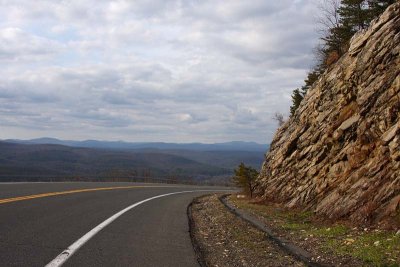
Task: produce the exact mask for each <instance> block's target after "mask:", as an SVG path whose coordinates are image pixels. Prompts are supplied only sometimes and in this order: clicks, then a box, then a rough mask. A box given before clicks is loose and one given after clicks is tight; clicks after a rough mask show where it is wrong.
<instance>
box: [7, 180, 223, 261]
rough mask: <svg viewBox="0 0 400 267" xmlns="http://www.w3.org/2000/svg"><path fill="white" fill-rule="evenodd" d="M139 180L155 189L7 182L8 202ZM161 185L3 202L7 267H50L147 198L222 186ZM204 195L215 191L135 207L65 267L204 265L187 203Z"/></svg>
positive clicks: (78, 252)
mask: <svg viewBox="0 0 400 267" xmlns="http://www.w3.org/2000/svg"><path fill="white" fill-rule="evenodd" d="M132 185H141V186H148V184H147V185H146V184H128V183H24V184H0V201H1V199H5V198H12V197H20V196H26V195H33V194H40V193H47V192H59V191H68V190H76V189H83V188H96V187H97V188H99V187H113V186H132ZM150 186H155V185H154V184H153V185H150ZM156 186H157V185H156ZM159 186H162V187H137V188H130V189H116V190H102V191H91V192H79V193H72V194H65V195H57V196H49V197H41V198H35V199H28V200H23V201H16V202H8V203H3V204H1V203H0V218H1V220H0V266H45V265H46V264H48V263H49V262H50V261H52V260H53V259H54V258H55V257H57V255H59V254H60V253H61V252H62V251H63V250H65V249H66V248H68V247H69V246H70V245H71V244H73V243H74V242H75V241H76V240H78V239H79V238H81V237H82V236H84V235H85V234H86V233H88V232H89V231H90V230H92V229H93V228H94V227H96V226H97V225H98V224H100V223H101V222H103V221H104V220H106V219H108V218H109V217H111V216H112V215H114V214H116V213H117V212H119V211H121V210H123V209H125V208H126V207H128V206H130V205H132V204H134V203H136V202H139V201H142V200H144V199H147V198H150V197H153V196H157V195H161V194H166V193H171V192H179V191H187V190H208V189H210V190H218V188H213V187H200V186H178V185H159ZM204 194H207V192H195V193H182V194H175V195H169V196H165V197H162V198H157V199H153V200H150V201H148V202H145V203H143V204H141V205H139V206H137V207H134V208H133V209H131V210H129V211H128V212H126V213H124V214H123V215H121V217H119V218H117V219H116V220H115V221H113V222H112V223H111V224H109V225H108V226H106V227H105V228H104V229H103V230H101V231H100V232H98V233H97V234H96V235H95V236H94V237H93V238H91V239H90V240H89V241H88V242H87V243H85V244H84V245H83V246H82V247H81V248H80V249H79V250H77V252H76V253H75V254H73V255H72V256H71V257H69V259H68V261H66V263H65V264H64V265H63V266H174V267H176V266H185V267H186V266H188V267H190V266H198V264H197V261H196V256H195V254H194V251H193V248H192V244H191V240H190V236H189V233H188V230H189V227H188V219H187V214H186V208H187V205H188V204H189V203H190V201H191V200H192V199H193V198H194V197H196V196H200V195H204Z"/></svg>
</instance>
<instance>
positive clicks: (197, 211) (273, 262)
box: [191, 195, 305, 267]
mask: <svg viewBox="0 0 400 267" xmlns="http://www.w3.org/2000/svg"><path fill="white" fill-rule="evenodd" d="M191 216H192V219H193V222H192V225H191V231H192V238H193V239H194V243H195V245H196V246H197V249H198V250H199V251H198V253H200V254H201V255H200V257H201V258H202V259H203V260H204V262H203V264H204V265H206V266H215V267H225V266H226V267H232V266H245V267H248V266H251V267H253V266H254V267H256V266H305V265H304V264H303V263H302V262H299V261H297V260H296V259H294V258H293V257H292V256H290V255H288V254H286V253H285V252H284V251H282V250H281V249H280V248H279V247H278V246H277V245H276V244H275V243H273V242H272V241H270V240H269V239H268V238H267V237H266V236H265V234H264V233H263V232H261V231H259V230H257V229H255V228H254V227H252V226H251V225H250V224H249V223H247V222H244V221H243V220H241V219H239V218H237V217H236V216H235V215H233V214H232V213H230V212H229V211H228V210H227V209H226V208H225V207H224V205H223V204H222V203H221V202H220V201H219V200H218V197H217V195H210V196H205V197H201V198H198V199H195V200H194V202H193V204H192V206H191Z"/></svg>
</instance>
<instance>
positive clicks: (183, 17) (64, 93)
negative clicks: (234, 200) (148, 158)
mask: <svg viewBox="0 0 400 267" xmlns="http://www.w3.org/2000/svg"><path fill="white" fill-rule="evenodd" d="M315 13H316V2H315V0H297V1H296V0H280V1H272V0H271V1H270V0H250V1H248V0H247V1H246V0H238V1H236V0H229V1H217V0H180V1H179V0H176V1H175V0H153V1H151V0H147V1H145V0H131V1H102V0H75V1H72V0H71V1H61V0H60V1H54V0H48V1H41V0H35V1H32V0H9V1H7V0H2V1H0V64H1V65H0V139H6V138H23V139H28V138H36V137H43V136H48V137H56V138H62V139H75V140H83V139H101V140H125V141H165V142H206V143H211V142H224V141H232V140H243V141H256V142H259V143H269V142H270V141H271V139H272V136H273V133H274V131H275V130H276V128H277V123H276V122H275V121H274V120H272V116H273V114H274V113H275V112H281V113H284V114H288V112H289V106H290V94H291V91H292V90H293V89H294V88H296V87H299V86H301V85H302V81H303V80H304V78H305V74H306V72H307V71H308V70H309V69H310V67H311V66H312V62H313V56H312V49H313V47H314V46H315V44H316V43H317V36H316V33H315V25H314V24H315V19H314V14H315Z"/></svg>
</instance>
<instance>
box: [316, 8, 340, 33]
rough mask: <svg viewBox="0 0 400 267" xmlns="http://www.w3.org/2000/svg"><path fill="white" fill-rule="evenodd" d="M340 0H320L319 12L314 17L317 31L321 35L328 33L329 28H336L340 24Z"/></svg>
mask: <svg viewBox="0 0 400 267" xmlns="http://www.w3.org/2000/svg"><path fill="white" fill-rule="evenodd" d="M339 8H340V0H320V2H319V3H318V9H319V10H320V13H319V14H318V16H317V17H316V23H317V25H318V28H317V31H318V32H320V33H321V35H322V36H325V35H327V34H329V31H330V29H333V28H337V27H338V26H339V25H340V15H339Z"/></svg>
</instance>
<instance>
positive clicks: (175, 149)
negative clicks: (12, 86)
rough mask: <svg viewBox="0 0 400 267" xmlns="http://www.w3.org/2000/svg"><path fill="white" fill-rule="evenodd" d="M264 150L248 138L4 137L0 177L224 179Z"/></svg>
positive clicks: (255, 160)
mask: <svg viewBox="0 0 400 267" xmlns="http://www.w3.org/2000/svg"><path fill="white" fill-rule="evenodd" d="M266 150H267V146H266V145H260V144H257V143H252V142H229V143H218V144H201V143H192V144H174V143H128V142H107V141H64V140H58V139H53V138H40V139H33V140H5V141H0V181H21V180H46V179H47V178H48V177H52V179H53V178H54V179H59V180H68V179H69V177H82V179H83V180H85V179H93V178H95V179H96V180H102V179H109V178H118V177H135V176H137V177H143V176H146V177H174V178H175V179H178V180H179V179H184V178H187V177H190V178H191V179H195V180H207V181H228V180H229V179H230V177H231V175H232V174H233V170H234V168H235V167H236V166H237V165H238V164H240V163H241V162H244V163H245V164H247V165H250V166H253V167H255V168H257V169H259V168H260V166H261V164H262V161H263V159H264V153H265V152H266Z"/></svg>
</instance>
